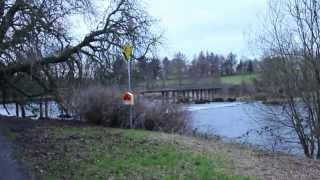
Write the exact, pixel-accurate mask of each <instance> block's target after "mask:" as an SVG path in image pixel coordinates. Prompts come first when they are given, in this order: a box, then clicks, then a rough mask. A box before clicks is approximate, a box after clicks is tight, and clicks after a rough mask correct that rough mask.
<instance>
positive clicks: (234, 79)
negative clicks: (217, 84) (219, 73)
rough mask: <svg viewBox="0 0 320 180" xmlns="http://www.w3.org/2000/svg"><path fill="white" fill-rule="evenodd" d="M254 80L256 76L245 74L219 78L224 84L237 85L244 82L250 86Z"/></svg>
mask: <svg viewBox="0 0 320 180" xmlns="http://www.w3.org/2000/svg"><path fill="white" fill-rule="evenodd" d="M255 78H257V75H256V74H246V75H235V76H224V77H221V78H220V80H221V82H222V83H224V84H232V85H239V84H241V83H242V82H245V83H247V84H252V83H253V80H254V79H255Z"/></svg>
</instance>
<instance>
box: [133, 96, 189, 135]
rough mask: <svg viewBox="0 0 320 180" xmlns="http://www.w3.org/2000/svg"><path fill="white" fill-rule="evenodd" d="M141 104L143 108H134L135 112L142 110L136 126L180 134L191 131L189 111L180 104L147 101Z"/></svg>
mask: <svg viewBox="0 0 320 180" xmlns="http://www.w3.org/2000/svg"><path fill="white" fill-rule="evenodd" d="M140 105H141V103H140ZM142 105H143V110H139V109H136V112H140V113H141V112H143V113H142V115H143V117H142V118H140V121H136V126H137V127H138V128H142V129H146V130H151V131H161V132H168V133H181V134H185V133H190V132H191V130H192V127H191V118H190V117H191V116H190V113H189V112H187V111H186V110H184V109H183V108H182V106H180V105H176V104H168V103H160V102H152V103H151V102H148V101H144V103H142ZM136 120H139V119H136Z"/></svg>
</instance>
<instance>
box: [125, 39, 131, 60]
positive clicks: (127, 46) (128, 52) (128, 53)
mask: <svg viewBox="0 0 320 180" xmlns="http://www.w3.org/2000/svg"><path fill="white" fill-rule="evenodd" d="M123 55H124V57H125V59H126V60H127V61H130V59H131V56H132V47H131V46H130V44H129V43H126V44H125V45H124V46H123Z"/></svg>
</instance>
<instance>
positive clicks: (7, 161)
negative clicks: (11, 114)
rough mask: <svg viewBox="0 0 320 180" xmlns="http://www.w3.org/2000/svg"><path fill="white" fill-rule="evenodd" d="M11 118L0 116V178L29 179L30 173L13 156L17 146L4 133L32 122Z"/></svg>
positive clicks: (10, 179)
mask: <svg viewBox="0 0 320 180" xmlns="http://www.w3.org/2000/svg"><path fill="white" fill-rule="evenodd" d="M11 119H12V118H8V117H3V116H0V180H29V179H31V174H30V173H29V172H28V170H27V169H26V168H25V167H24V166H23V165H22V164H21V163H20V162H18V161H17V160H16V158H15V155H16V152H17V151H16V148H17V147H18V146H17V145H16V144H15V143H14V142H13V140H11V139H10V138H8V137H7V136H6V134H8V132H16V131H20V130H23V129H26V128H29V127H31V126H33V124H30V122H29V123H27V122H25V121H22V120H21V121H20V120H19V121H15V120H11Z"/></svg>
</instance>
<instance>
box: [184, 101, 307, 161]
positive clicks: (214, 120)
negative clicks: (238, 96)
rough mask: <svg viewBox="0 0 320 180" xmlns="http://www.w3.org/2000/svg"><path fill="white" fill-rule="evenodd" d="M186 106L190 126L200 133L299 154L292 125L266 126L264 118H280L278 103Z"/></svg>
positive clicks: (281, 114) (300, 152) (280, 109)
mask: <svg viewBox="0 0 320 180" xmlns="http://www.w3.org/2000/svg"><path fill="white" fill-rule="evenodd" d="M187 110H189V111H191V114H192V120H193V127H194V128H195V129H196V131H197V132H200V133H202V134H203V133H205V134H209V135H218V136H220V137H222V138H223V139H224V140H226V141H235V142H240V143H245V144H251V145H254V146H256V147H258V148H261V149H264V150H266V149H267V150H271V151H277V152H284V153H290V154H295V155H303V154H302V151H301V147H300V146H299V145H298V143H297V142H298V141H297V137H296V135H295V134H294V132H293V131H292V129H289V128H285V127H281V128H280V129H273V130H270V129H268V128H269V127H270V123H269V121H267V120H268V118H284V115H283V114H284V112H282V108H281V106H268V105H264V104H263V103H262V102H251V103H245V102H234V103H211V104H201V105H189V106H187ZM271 112H272V113H271ZM271 115H272V117H271ZM280 135H281V137H279V136H280ZM289 141H290V143H289Z"/></svg>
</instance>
